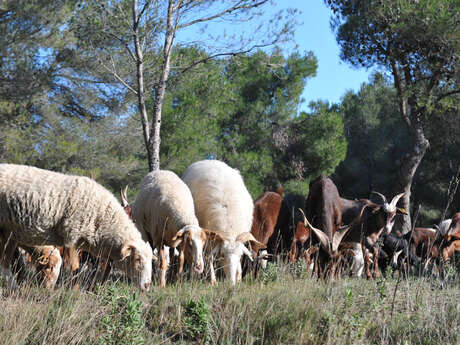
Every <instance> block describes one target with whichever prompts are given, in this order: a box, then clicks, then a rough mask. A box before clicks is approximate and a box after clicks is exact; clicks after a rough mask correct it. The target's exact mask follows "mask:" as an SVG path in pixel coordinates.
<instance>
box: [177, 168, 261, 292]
mask: <svg viewBox="0 0 460 345" xmlns="http://www.w3.org/2000/svg"><path fill="white" fill-rule="evenodd" d="M183 180H184V182H185V183H186V184H187V185H188V186H189V188H190V190H191V191H192V195H193V200H194V202H195V210H196V215H197V217H198V221H199V222H200V225H201V226H202V227H205V228H206V229H209V230H210V231H212V232H213V233H214V234H215V236H214V237H215V239H214V241H210V245H211V247H212V248H213V249H212V252H211V262H210V268H211V282H212V283H213V284H214V283H215V274H214V267H213V255H215V254H219V256H220V257H222V258H223V261H224V271H225V275H226V276H227V278H229V279H230V280H231V281H232V283H233V284H236V282H237V281H239V280H241V256H242V255H243V254H246V255H247V256H248V257H249V258H250V259H251V260H252V255H251V253H250V251H249V250H248V249H247V248H246V247H245V246H244V243H245V242H248V241H252V242H254V243H255V244H257V245H260V246H261V247H262V248H263V247H265V246H264V245H263V244H262V243H260V242H258V241H257V240H256V239H255V238H254V237H253V236H252V234H251V233H250V231H251V224H252V218H253V208H254V204H253V202H252V198H251V195H250V194H249V192H248V191H247V189H246V186H245V185H244V182H243V179H242V178H241V175H240V173H239V171H238V170H235V169H232V168H230V167H229V166H228V165H227V164H225V163H223V162H221V161H218V160H203V161H199V162H195V163H193V164H192V165H190V166H189V167H188V168H187V170H186V171H185V173H184V175H183Z"/></svg>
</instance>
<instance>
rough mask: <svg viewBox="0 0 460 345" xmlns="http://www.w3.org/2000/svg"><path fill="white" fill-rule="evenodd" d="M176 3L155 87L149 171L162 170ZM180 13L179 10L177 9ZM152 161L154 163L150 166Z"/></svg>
mask: <svg viewBox="0 0 460 345" xmlns="http://www.w3.org/2000/svg"><path fill="white" fill-rule="evenodd" d="M173 5H174V1H173V0H169V5H168V18H167V23H166V33H165V44H164V48H163V66H162V70H161V75H160V79H159V81H158V84H157V85H156V86H155V96H154V101H153V119H152V129H151V132H150V140H149V143H148V150H147V151H148V153H149V154H150V155H151V158H149V169H150V171H155V170H159V169H160V142H161V139H160V127H161V112H162V107H163V100H164V96H165V91H166V83H167V81H168V77H169V71H170V60H171V47H172V44H173V41H174V36H175V25H174V23H173V21H174V11H175V10H174V6H173ZM176 11H178V9H176ZM178 15H179V14H178V13H177V14H176V16H178ZM150 161H151V162H152V163H151V164H150Z"/></svg>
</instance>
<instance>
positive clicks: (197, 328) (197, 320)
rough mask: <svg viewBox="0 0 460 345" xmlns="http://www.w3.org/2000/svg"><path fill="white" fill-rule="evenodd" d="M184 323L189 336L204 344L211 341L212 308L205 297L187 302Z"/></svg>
mask: <svg viewBox="0 0 460 345" xmlns="http://www.w3.org/2000/svg"><path fill="white" fill-rule="evenodd" d="M184 323H185V334H186V336H187V337H189V338H191V339H193V340H196V341H199V342H200V343H203V344H208V343H210V340H211V310H210V308H209V306H208V304H207V303H206V300H205V299H204V298H203V297H201V298H200V299H199V300H198V301H195V300H193V299H189V300H188V301H187V302H186V303H185V311H184Z"/></svg>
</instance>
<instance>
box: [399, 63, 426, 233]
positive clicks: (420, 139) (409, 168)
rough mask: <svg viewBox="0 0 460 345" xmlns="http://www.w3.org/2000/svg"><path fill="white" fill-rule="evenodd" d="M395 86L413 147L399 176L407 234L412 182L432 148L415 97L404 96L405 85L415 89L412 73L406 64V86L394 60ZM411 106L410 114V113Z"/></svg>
mask: <svg viewBox="0 0 460 345" xmlns="http://www.w3.org/2000/svg"><path fill="white" fill-rule="evenodd" d="M390 63H391V67H392V74H393V80H394V85H395V88H396V92H397V96H398V103H399V112H400V115H401V118H402V120H403V121H404V123H405V124H406V126H407V128H408V130H409V131H410V133H411V136H412V140H413V146H412V150H411V151H410V152H409V153H406V154H405V155H404V156H403V157H401V166H400V170H399V176H398V186H397V187H398V188H397V189H398V190H397V192H398V193H400V192H401V191H402V192H404V193H405V194H404V196H403V197H402V198H401V202H402V206H403V207H404V209H405V210H406V211H407V213H408V215H404V216H403V221H402V224H401V226H402V229H401V230H402V232H403V233H404V234H406V233H407V232H409V231H410V230H411V228H412V222H411V216H410V196H411V187H412V181H413V179H414V175H415V172H416V171H417V168H418V166H419V165H420V162H421V161H422V159H423V157H424V156H425V153H426V150H427V149H428V148H429V147H430V143H429V141H428V139H426V137H425V133H424V132H423V127H422V123H421V116H422V110H421V109H419V108H418V107H417V102H416V100H415V96H414V95H410V96H409V98H408V99H406V98H405V96H404V91H403V88H404V85H406V86H409V88H410V87H413V85H411V84H412V81H411V75H410V71H409V70H408V68H409V67H408V66H409V65H408V64H406V66H405V69H404V70H403V72H404V85H403V82H402V80H401V77H400V74H399V70H398V68H397V66H396V62H395V61H394V60H393V59H390ZM408 105H409V111H410V112H409V113H408V109H407V108H408Z"/></svg>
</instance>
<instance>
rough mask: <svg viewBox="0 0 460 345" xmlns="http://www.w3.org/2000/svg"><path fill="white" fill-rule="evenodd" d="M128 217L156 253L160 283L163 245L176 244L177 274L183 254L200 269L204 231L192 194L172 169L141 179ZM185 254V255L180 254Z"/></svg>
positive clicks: (163, 279) (163, 276) (162, 280)
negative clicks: (158, 254)
mask: <svg viewBox="0 0 460 345" xmlns="http://www.w3.org/2000/svg"><path fill="white" fill-rule="evenodd" d="M132 216H133V219H134V222H135V223H136V225H137V227H138V229H139V231H140V232H141V233H142V236H143V238H144V239H148V240H150V241H151V243H152V244H153V246H154V247H155V248H156V249H157V250H158V252H159V253H160V285H161V286H162V287H164V286H165V285H166V268H167V261H166V260H167V259H166V257H165V248H164V246H169V247H171V248H176V247H177V246H178V245H180V247H179V274H180V273H181V271H182V266H183V262H184V255H186V256H187V257H191V258H192V259H193V266H194V269H195V271H196V272H198V273H201V272H203V267H204V263H203V243H204V241H205V240H206V233H205V231H204V230H203V229H202V228H200V226H199V224H198V219H197V218H196V215H195V206H194V204H193V198H192V194H191V192H190V189H189V188H188V187H187V185H186V184H185V183H184V182H183V181H182V180H181V179H180V178H179V177H178V176H177V175H176V174H175V173H174V172H172V171H168V170H158V171H153V172H150V173H148V174H147V175H146V176H145V177H144V179H143V180H142V182H141V184H140V188H139V194H138V195H137V198H136V201H135V202H134V205H133V207H132ZM184 253H185V254H184Z"/></svg>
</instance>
